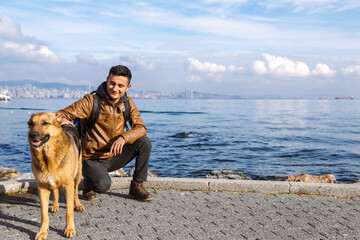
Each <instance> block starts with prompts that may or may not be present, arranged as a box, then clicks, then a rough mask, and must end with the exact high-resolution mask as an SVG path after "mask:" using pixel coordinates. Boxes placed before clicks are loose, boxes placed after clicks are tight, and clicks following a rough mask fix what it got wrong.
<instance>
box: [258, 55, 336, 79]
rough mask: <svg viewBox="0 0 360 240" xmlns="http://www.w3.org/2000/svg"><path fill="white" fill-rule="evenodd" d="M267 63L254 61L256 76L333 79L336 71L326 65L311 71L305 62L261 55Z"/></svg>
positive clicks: (318, 66) (317, 66)
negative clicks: (322, 77) (321, 77)
mask: <svg viewBox="0 0 360 240" xmlns="http://www.w3.org/2000/svg"><path fill="white" fill-rule="evenodd" d="M261 56H262V57H263V58H264V60H265V61H259V60H258V61H254V62H253V66H252V69H253V71H254V72H255V73H256V74H259V75H264V74H269V75H273V76H275V77H307V76H309V75H315V76H325V77H332V76H334V75H335V70H332V69H330V67H329V66H328V65H326V64H322V63H319V64H317V65H316V68H315V69H314V70H312V71H310V69H309V67H308V65H307V64H306V63H304V62H300V61H297V62H294V61H292V60H290V59H288V58H286V57H280V56H272V55H270V54H268V53H263V54H262V55H261Z"/></svg>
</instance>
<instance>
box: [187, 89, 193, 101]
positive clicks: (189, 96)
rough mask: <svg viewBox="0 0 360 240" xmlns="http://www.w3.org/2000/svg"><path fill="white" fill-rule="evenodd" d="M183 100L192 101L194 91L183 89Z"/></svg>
mask: <svg viewBox="0 0 360 240" xmlns="http://www.w3.org/2000/svg"><path fill="white" fill-rule="evenodd" d="M185 98H189V99H193V98H194V90H192V89H188V88H185Z"/></svg>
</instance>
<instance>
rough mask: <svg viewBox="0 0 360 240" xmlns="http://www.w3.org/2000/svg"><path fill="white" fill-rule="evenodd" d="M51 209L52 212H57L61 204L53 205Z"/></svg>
mask: <svg viewBox="0 0 360 240" xmlns="http://www.w3.org/2000/svg"><path fill="white" fill-rule="evenodd" d="M50 211H51V212H52V213H56V212H58V211H59V205H53V206H52V207H51V208H50Z"/></svg>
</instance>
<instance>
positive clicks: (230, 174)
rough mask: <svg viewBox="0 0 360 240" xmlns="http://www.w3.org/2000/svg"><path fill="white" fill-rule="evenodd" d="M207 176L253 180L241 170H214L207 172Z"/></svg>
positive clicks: (210, 177) (211, 177)
mask: <svg viewBox="0 0 360 240" xmlns="http://www.w3.org/2000/svg"><path fill="white" fill-rule="evenodd" d="M205 178H209V179H234V180H252V179H251V178H249V177H248V176H246V175H244V174H243V173H241V172H237V171H234V170H229V169H225V170H214V171H211V172H210V173H208V174H206V176H205Z"/></svg>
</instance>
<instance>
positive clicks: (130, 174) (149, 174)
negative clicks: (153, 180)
mask: <svg viewBox="0 0 360 240" xmlns="http://www.w3.org/2000/svg"><path fill="white" fill-rule="evenodd" d="M134 171H135V167H132V168H130V170H129V176H130V177H132V176H134ZM148 177H159V175H157V174H156V173H153V172H152V171H150V170H148Z"/></svg>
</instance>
